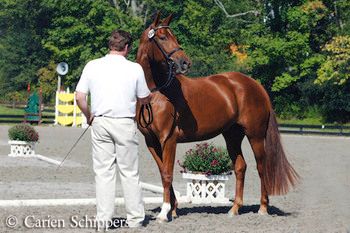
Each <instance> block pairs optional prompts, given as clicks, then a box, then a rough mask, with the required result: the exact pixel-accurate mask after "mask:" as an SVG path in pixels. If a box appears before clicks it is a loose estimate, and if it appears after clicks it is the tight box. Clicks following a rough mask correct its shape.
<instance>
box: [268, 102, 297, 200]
mask: <svg viewBox="0 0 350 233" xmlns="http://www.w3.org/2000/svg"><path fill="white" fill-rule="evenodd" d="M265 152H266V157H265V160H264V165H263V166H264V168H263V171H264V172H263V181H264V185H265V188H266V191H267V193H268V194H269V195H283V194H286V193H287V192H288V191H289V188H290V187H293V186H295V185H296V183H297V182H298V179H299V175H298V173H297V172H296V171H295V170H294V168H293V167H292V166H291V164H290V163H289V162H288V160H287V157H286V154H285V152H284V150H283V146H282V143H281V138H280V133H279V131H278V125H277V121H276V116H275V112H274V111H273V109H272V108H271V110H270V116H269V122H268V127H267V131H266V136H265Z"/></svg>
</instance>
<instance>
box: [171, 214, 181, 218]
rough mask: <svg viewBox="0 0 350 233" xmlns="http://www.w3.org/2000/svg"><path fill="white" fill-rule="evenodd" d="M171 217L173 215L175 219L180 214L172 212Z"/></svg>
mask: <svg viewBox="0 0 350 233" xmlns="http://www.w3.org/2000/svg"><path fill="white" fill-rule="evenodd" d="M171 217H172V218H173V219H175V218H178V217H179V216H178V215H177V214H176V213H173V214H171Z"/></svg>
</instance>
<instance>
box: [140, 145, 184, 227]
mask: <svg viewBox="0 0 350 233" xmlns="http://www.w3.org/2000/svg"><path fill="white" fill-rule="evenodd" d="M146 144H147V147H148V150H149V151H150V152H151V154H152V156H153V158H154V160H155V161H156V163H157V166H158V169H159V173H160V174H161V177H162V185H163V188H164V187H165V185H166V183H164V181H165V179H164V178H163V175H162V174H164V172H163V171H164V167H163V161H162V149H161V146H160V143H159V141H157V140H155V138H146ZM175 148H176V146H175ZM174 154H175V152H174ZM174 157H175V156H174ZM174 161H175V160H174ZM163 199H164V200H165V198H164V197H163ZM170 204H171V210H172V215H171V216H172V217H173V218H176V217H177V213H176V210H177V205H178V203H177V200H176V196H175V191H174V188H173V186H172V185H170ZM162 209H164V211H163V212H169V211H167V207H166V206H165V207H164V208H163V206H162ZM159 215H160V214H159ZM159 215H158V218H159V219H163V220H162V221H167V219H165V218H162V216H159ZM163 215H164V214H163ZM167 215H168V213H166V214H165V216H167Z"/></svg>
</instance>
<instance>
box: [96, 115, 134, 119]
mask: <svg viewBox="0 0 350 233" xmlns="http://www.w3.org/2000/svg"><path fill="white" fill-rule="evenodd" d="M95 117H106V118H112V119H135V117H112V116H106V115H98V116H95Z"/></svg>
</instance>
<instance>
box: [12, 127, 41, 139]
mask: <svg viewBox="0 0 350 233" xmlns="http://www.w3.org/2000/svg"><path fill="white" fill-rule="evenodd" d="M8 135H9V138H10V140H17V141H26V142H37V141H38V140H39V134H38V132H37V131H36V130H35V129H34V128H33V127H32V126H30V125H28V124H18V125H15V126H13V127H11V128H10V129H9V131H8Z"/></svg>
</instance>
